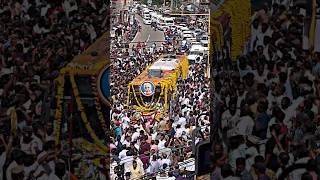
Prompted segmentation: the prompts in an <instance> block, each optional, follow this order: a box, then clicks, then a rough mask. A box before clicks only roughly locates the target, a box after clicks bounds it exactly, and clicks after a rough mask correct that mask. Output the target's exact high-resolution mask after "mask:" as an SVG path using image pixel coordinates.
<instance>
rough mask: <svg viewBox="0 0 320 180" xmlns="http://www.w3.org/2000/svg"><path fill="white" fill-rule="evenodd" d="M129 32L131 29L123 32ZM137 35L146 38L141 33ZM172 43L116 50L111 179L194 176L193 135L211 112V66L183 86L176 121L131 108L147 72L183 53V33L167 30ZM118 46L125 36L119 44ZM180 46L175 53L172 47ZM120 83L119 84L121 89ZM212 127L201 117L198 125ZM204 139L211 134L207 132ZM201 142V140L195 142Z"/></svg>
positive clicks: (196, 68) (196, 70)
mask: <svg viewBox="0 0 320 180" xmlns="http://www.w3.org/2000/svg"><path fill="white" fill-rule="evenodd" d="M124 29H126V28H124ZM138 33H143V30H142V32H138ZM164 34H165V36H167V41H166V42H164V43H162V44H161V45H156V43H153V44H152V45H149V46H147V45H146V44H144V42H141V43H138V44H135V45H133V47H132V49H126V48H123V49H117V48H114V50H113V52H112V53H115V54H117V56H116V57H117V58H115V59H114V63H113V67H112V72H111V73H112V74H113V76H112V79H111V95H112V100H113V105H114V107H113V111H112V113H111V114H112V115H111V116H112V117H111V119H112V123H113V125H111V129H112V130H113V132H114V133H113V135H114V136H113V138H112V142H111V145H110V148H111V154H112V155H111V161H112V163H111V179H117V178H120V179H142V178H143V177H150V178H151V177H152V178H156V179H179V178H183V177H185V178H187V177H189V178H190V177H191V176H192V174H193V173H194V171H195V169H194V168H195V167H194V157H193V155H192V130H194V129H195V128H196V118H197V116H198V115H199V114H201V113H205V112H208V110H209V109H208V108H209V107H208V106H207V104H208V101H209V99H208V91H209V88H208V83H207V78H206V77H205V71H206V63H203V64H192V65H190V66H189V74H188V76H187V78H186V79H185V80H180V81H179V82H178V87H177V91H176V95H175V99H174V101H173V102H171V103H173V104H172V107H175V108H173V115H172V117H169V116H168V114H166V115H164V117H162V118H161V119H160V121H159V122H158V121H156V120H154V119H144V118H143V117H142V116H137V115H136V114H135V111H134V110H133V109H132V107H128V106H126V105H125V104H126V102H127V85H128V83H129V82H130V81H132V80H133V79H134V78H135V77H137V76H138V75H139V74H140V73H141V72H142V71H143V70H144V69H145V68H146V67H147V66H149V65H151V64H152V63H153V62H154V61H156V60H158V58H159V57H160V54H168V53H169V54H170V52H172V51H175V50H178V49H179V48H177V47H178V46H179V45H180V43H181V42H179V41H177V39H178V38H177V37H178V35H177V34H178V32H177V30H173V29H170V30H169V29H166V30H164ZM115 39H116V40H118V41H116V40H115V42H114V43H115V44H119V43H120V42H121V41H122V36H118V37H116V38H115ZM174 43H176V44H177V46H175V47H173V48H172V44H174ZM119 83H120V84H119ZM208 124H209V119H208V116H207V115H203V116H201V117H199V125H200V126H203V127H205V125H208ZM203 132H204V133H205V135H206V136H205V138H208V133H209V129H208V128H203ZM196 140H197V142H198V141H200V139H199V138H198V137H197V138H196Z"/></svg>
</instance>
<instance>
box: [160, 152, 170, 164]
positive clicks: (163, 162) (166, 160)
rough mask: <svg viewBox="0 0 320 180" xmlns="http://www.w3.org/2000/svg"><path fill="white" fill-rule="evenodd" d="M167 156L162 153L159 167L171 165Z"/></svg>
mask: <svg viewBox="0 0 320 180" xmlns="http://www.w3.org/2000/svg"><path fill="white" fill-rule="evenodd" d="M167 157H168V156H167V154H166V153H162V159H161V162H160V166H161V167H163V165H164V164H167V165H168V166H170V165H171V160H170V159H168V158H167Z"/></svg>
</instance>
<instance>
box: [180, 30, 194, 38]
mask: <svg viewBox="0 0 320 180" xmlns="http://www.w3.org/2000/svg"><path fill="white" fill-rule="evenodd" d="M181 38H182V39H187V40H188V39H190V38H194V37H193V32H192V31H183V32H182V35H181Z"/></svg>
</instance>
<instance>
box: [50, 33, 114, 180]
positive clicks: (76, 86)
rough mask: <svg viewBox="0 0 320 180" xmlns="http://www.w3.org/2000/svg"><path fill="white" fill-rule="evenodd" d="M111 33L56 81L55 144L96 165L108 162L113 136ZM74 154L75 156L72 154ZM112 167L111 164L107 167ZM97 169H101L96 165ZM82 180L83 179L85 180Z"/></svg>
mask: <svg viewBox="0 0 320 180" xmlns="http://www.w3.org/2000/svg"><path fill="white" fill-rule="evenodd" d="M108 36H109V35H108V33H105V34H104V35H102V37H100V38H99V39H97V40H96V42H94V43H93V44H92V45H91V46H90V47H88V49H86V50H85V51H84V52H83V53H81V54H80V55H78V56H76V57H74V59H73V60H72V61H71V62H70V63H69V64H68V65H67V66H66V67H64V68H62V69H61V70H60V73H59V76H58V77H57V79H56V80H55V84H56V86H55V91H56V97H55V99H54V100H55V102H56V103H55V104H56V107H55V113H54V140H55V143H56V144H64V145H68V148H70V147H72V149H76V152H77V153H78V152H79V151H78V150H80V151H81V153H80V155H77V154H76V153H75V154H72V155H71V157H72V159H73V160H75V159H77V156H80V158H81V160H83V159H84V158H83V155H84V154H85V155H88V154H89V155H92V156H97V157H100V156H101V158H96V157H94V158H93V159H94V162H98V161H99V160H100V159H102V158H104V159H107V160H108V159H109V158H107V157H106V155H108V154H109V151H110V150H109V147H108V137H109V136H110V134H109V133H110V130H109V124H110V122H109V121H107V119H108V117H109V116H110V108H111V105H110V100H109V97H110V83H109V76H110V68H109V67H110V64H111V61H110V59H108V58H107V46H106V42H108V39H109V38H108ZM73 153H74V152H73ZM106 165H109V163H106ZM97 166H98V165H97ZM82 178H83V177H81V178H80V179H82Z"/></svg>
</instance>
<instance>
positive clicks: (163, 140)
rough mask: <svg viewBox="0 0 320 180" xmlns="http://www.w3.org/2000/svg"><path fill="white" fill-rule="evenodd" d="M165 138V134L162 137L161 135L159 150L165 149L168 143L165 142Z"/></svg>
mask: <svg viewBox="0 0 320 180" xmlns="http://www.w3.org/2000/svg"><path fill="white" fill-rule="evenodd" d="M164 137H165V136H164V134H161V135H160V139H159V145H158V148H159V149H163V148H165V144H166V142H167V141H166V140H165V138H164Z"/></svg>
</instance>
